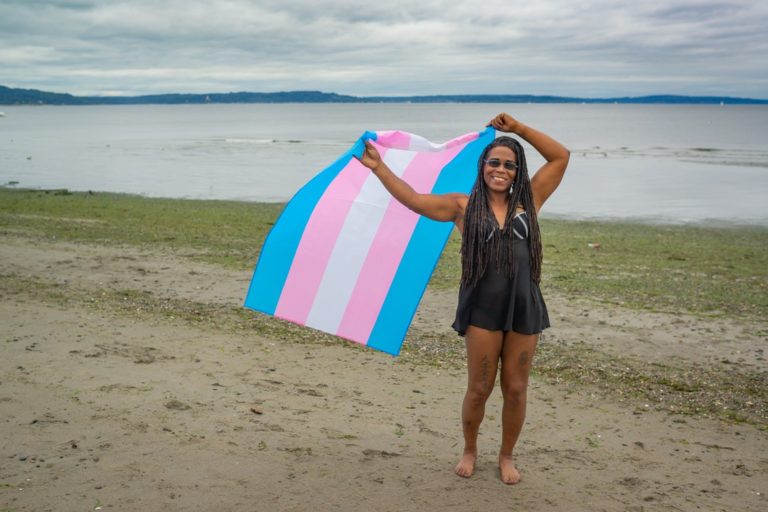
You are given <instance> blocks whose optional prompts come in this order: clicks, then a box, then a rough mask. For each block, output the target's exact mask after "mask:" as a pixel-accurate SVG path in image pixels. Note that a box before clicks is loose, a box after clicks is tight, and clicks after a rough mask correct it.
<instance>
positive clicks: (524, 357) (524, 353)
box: [517, 350, 528, 366]
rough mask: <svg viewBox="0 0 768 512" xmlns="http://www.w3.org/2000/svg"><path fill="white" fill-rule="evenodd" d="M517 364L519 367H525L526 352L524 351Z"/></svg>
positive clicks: (526, 361) (526, 360)
mask: <svg viewBox="0 0 768 512" xmlns="http://www.w3.org/2000/svg"><path fill="white" fill-rule="evenodd" d="M517 362H518V363H520V366H525V365H526V364H527V363H528V351H525V350H524V351H523V352H522V353H521V354H520V358H519V359H518V360H517Z"/></svg>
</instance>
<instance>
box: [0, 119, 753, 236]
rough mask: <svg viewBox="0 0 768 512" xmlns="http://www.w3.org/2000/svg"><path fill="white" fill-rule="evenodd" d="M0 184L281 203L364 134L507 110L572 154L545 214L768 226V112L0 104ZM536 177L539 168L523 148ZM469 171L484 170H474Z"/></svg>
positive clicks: (462, 122)
mask: <svg viewBox="0 0 768 512" xmlns="http://www.w3.org/2000/svg"><path fill="white" fill-rule="evenodd" d="M0 110H2V111H3V112H4V115H3V116H0V185H3V184H5V185H6V186H17V187H29V188H68V189H70V190H94V191H111V192H127V193H134V194H143V195H146V196H152V197H179V198H194V199H236V200H245V201H286V200H288V199H289V198H290V197H291V196H292V195H293V194H294V193H295V192H296V191H297V190H298V189H299V188H300V187H301V186H302V185H303V184H304V183H305V182H307V181H308V180H309V179H310V178H311V177H312V176H314V175H315V174H316V173H317V172H319V171H320V170H322V169H323V168H325V167H326V166H327V165H329V164H330V163H332V162H333V161H334V160H335V159H336V158H337V157H338V156H339V155H341V154H342V153H343V152H344V151H346V150H347V149H348V148H349V147H350V146H351V144H352V143H353V142H354V141H355V140H356V139H357V138H358V137H359V136H360V134H362V133H363V132H364V131H365V130H389V129H398V130H405V131H410V132H413V133H416V134H419V135H421V136H424V137H426V138H428V139H430V140H432V141H434V142H444V141H446V140H449V139H452V138H454V137H456V136H458V135H461V134H464V133H467V132H471V131H477V130H480V129H482V128H483V126H484V125H485V124H486V123H487V121H488V120H489V119H490V118H491V117H493V116H494V115H495V114H497V113H498V112H500V111H506V112H509V113H511V114H513V115H515V116H516V117H518V118H519V119H520V120H521V121H523V122H525V123H527V124H529V125H531V126H533V127H536V128H538V129H540V130H542V131H544V132H546V133H548V134H550V135H552V136H553V137H555V138H556V139H558V140H559V141H561V142H562V143H563V144H564V145H565V146H567V147H568V148H569V149H570V150H571V152H572V158H571V163H570V165H569V168H568V171H567V173H566V176H565V179H564V180H563V182H562V184H561V185H560V188H559V189H558V190H557V192H556V193H555V194H554V195H553V196H552V198H551V199H550V200H549V201H548V202H547V204H546V205H545V206H544V210H543V214H544V215H545V216H546V215H551V216H560V217H571V218H579V219H590V218H594V219H624V220H639V221H646V222H658V223H676V224H677V223H717V224H757V225H763V226H768V201H766V194H767V193H768V137H766V134H768V106H754V105H750V106H733V105H725V106H718V105H572V104H510V105H499V104H394V105H393V104H284V105H279V104H243V105H135V106H134V105H131V106H84V107H74V106H71V107H70V106H66V107H64V106H62V107H52V106H39V107H12V106H6V107H0ZM527 156H528V161H529V169H530V170H531V172H533V171H534V170H535V169H537V168H538V167H539V166H540V165H541V164H542V163H543V160H542V159H541V157H540V156H539V155H537V154H536V152H535V151H534V150H533V149H532V148H530V147H528V148H527ZM467 172H475V170H474V169H468V170H467Z"/></svg>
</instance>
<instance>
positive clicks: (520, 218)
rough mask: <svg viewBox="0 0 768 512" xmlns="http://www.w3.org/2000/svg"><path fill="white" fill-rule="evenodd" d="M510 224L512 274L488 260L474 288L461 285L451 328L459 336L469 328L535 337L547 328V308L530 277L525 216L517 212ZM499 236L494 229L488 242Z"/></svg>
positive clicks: (528, 239) (527, 230)
mask: <svg viewBox="0 0 768 512" xmlns="http://www.w3.org/2000/svg"><path fill="white" fill-rule="evenodd" d="M512 222H513V224H512V228H513V236H514V237H515V242H514V243H513V244H512V248H513V249H512V255H513V257H514V259H515V267H514V268H515V275H514V276H513V277H507V276H505V275H503V274H502V272H501V271H500V270H499V269H498V268H497V266H496V263H495V261H493V260H490V261H488V264H487V265H486V269H485V273H484V274H483V275H482V277H480V280H479V281H478V282H477V284H476V285H474V286H464V285H462V286H461V289H460V290H459V305H458V307H457V308H456V320H455V321H454V322H453V328H454V329H455V330H456V331H457V332H458V333H459V334H460V335H462V336H464V334H465V333H466V331H467V327H468V326H470V325H474V326H476V327H481V328H483V329H488V330H489V331H514V332H518V333H521V334H538V333H540V332H541V331H543V330H544V329H546V328H547V327H549V316H548V314H547V306H546V304H544V298H543V297H542V296H541V291H540V290H539V285H538V284H536V282H535V281H534V280H533V277H532V275H531V262H530V256H529V244H530V236H529V235H530V233H529V228H528V216H527V215H526V213H525V212H520V213H518V214H517V215H515V217H514V219H513V220H512ZM502 233H503V231H502V230H501V229H500V228H498V227H497V228H495V231H494V232H493V233H491V234H490V235H489V239H490V237H491V236H503V235H502Z"/></svg>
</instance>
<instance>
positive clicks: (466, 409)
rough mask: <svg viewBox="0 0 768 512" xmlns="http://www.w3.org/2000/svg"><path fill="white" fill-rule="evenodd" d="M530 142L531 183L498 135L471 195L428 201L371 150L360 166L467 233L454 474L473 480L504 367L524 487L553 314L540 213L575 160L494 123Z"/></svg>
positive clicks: (522, 128) (506, 472)
mask: <svg viewBox="0 0 768 512" xmlns="http://www.w3.org/2000/svg"><path fill="white" fill-rule="evenodd" d="M490 125H491V126H493V127H494V128H496V129H498V130H501V131H504V132H513V133H515V134H516V135H518V136H519V137H521V138H523V139H524V140H525V141H526V142H528V143H529V144H531V145H532V146H533V147H534V148H535V149H536V150H537V151H538V152H539V153H540V154H541V156H542V157H544V159H545V160H546V163H545V164H544V165H543V166H542V167H541V168H540V169H539V170H538V172H536V174H535V175H534V177H533V178H529V176H528V166H527V164H526V160H525V152H524V151H523V147H522V146H521V145H520V143H519V142H518V141H517V140H516V139H514V138H512V137H506V136H503V137H499V138H497V139H496V140H494V141H493V142H491V143H490V144H489V145H488V146H487V147H486V148H485V149H484V151H483V152H482V154H481V156H480V160H479V162H478V175H477V179H476V181H475V185H474V187H473V189H472V193H471V194H470V195H469V196H467V195H465V194H419V193H417V192H416V191H415V190H414V189H413V188H411V186H410V185H408V184H407V183H406V182H405V181H403V180H402V179H400V178H399V177H398V176H397V175H395V173H393V172H392V171H391V170H390V169H389V167H388V166H387V165H386V163H384V161H383V160H382V158H381V156H380V155H379V153H378V151H377V150H376V148H375V147H374V145H373V144H371V143H370V142H367V143H366V151H365V153H364V154H363V155H362V158H361V159H360V160H361V162H362V163H363V164H364V165H365V166H366V167H368V168H369V169H371V171H372V172H373V173H374V174H375V175H376V176H377V177H378V178H379V180H381V182H382V184H383V185H384V186H385V187H386V188H387V190H388V191H389V192H390V193H391V194H392V195H393V196H394V197H395V198H396V199H397V200H398V201H400V202H401V203H402V204H403V205H405V206H406V207H408V208H409V209H411V210H413V211H414V212H416V213H419V214H421V215H424V216H425V217H428V218H430V219H433V220H437V221H443V222H453V223H454V224H455V225H456V227H457V228H458V230H459V232H461V234H462V245H461V255H462V272H461V289H460V291H459V304H458V307H457V310H456V320H455V322H454V323H453V327H454V329H456V331H457V332H458V333H459V334H461V335H462V336H465V341H466V348H467V369H468V384H467V392H466V394H465V396H464V402H463V404H462V414H461V416H462V424H463V431H464V452H463V455H462V457H461V460H460V461H459V463H458V464H457V466H456V469H455V472H456V474H457V475H459V476H462V477H465V478H467V477H470V476H472V473H473V472H474V467H475V461H476V459H477V436H478V431H479V428H480V423H481V422H482V420H483V416H484V413H485V403H486V401H487V400H488V397H489V396H490V394H491V391H492V390H493V387H494V384H495V381H496V373H497V370H498V368H499V364H501V389H502V394H503V397H504V405H503V409H502V442H501V448H500V449H499V461H498V462H499V471H500V473H501V480H502V481H503V482H504V483H506V484H516V483H517V482H519V481H520V473H519V472H518V470H517V468H516V467H515V465H514V462H513V459H512V451H513V449H514V447H515V444H516V443H517V439H518V437H519V435H520V431H521V430H522V427H523V423H524V421H525V408H526V396H527V388H528V377H529V374H530V371H531V364H532V362H533V355H534V352H535V351H536V345H537V343H538V339H539V334H540V333H541V332H542V331H543V330H544V329H546V328H547V327H549V316H548V314H547V308H546V305H545V304H544V299H543V297H542V296H541V291H540V290H539V282H540V280H541V261H542V257H541V237H540V233H539V223H538V212H539V210H540V209H541V207H542V205H543V204H544V202H545V201H546V200H547V199H548V198H549V196H550V195H552V193H553V192H554V191H555V189H556V188H557V187H558V185H559V184H560V181H561V180H562V177H563V174H564V173H565V169H566V167H567V165H568V160H569V156H570V153H569V151H568V150H567V149H565V147H563V146H562V145H561V144H560V143H558V142H557V141H555V140H554V139H552V138H551V137H549V136H547V135H545V134H543V133H541V132H539V131H538V130H535V129H533V128H531V127H529V126H526V125H524V124H523V123H521V122H519V121H517V120H516V119H514V118H513V117H512V116H510V115H508V114H499V115H498V116H496V117H495V118H494V119H492V120H491V122H490Z"/></svg>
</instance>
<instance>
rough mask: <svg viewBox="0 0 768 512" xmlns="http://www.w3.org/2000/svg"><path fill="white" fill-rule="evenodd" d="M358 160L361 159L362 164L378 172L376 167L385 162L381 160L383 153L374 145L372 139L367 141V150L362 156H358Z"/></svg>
mask: <svg viewBox="0 0 768 512" xmlns="http://www.w3.org/2000/svg"><path fill="white" fill-rule="evenodd" d="M358 160H360V163H361V164H363V165H364V166H366V167H367V168H369V169H370V170H372V171H374V172H376V169H378V168H379V166H380V165H381V164H382V163H383V162H382V160H381V155H380V154H379V152H378V151H377V150H376V148H375V147H374V146H373V144H372V143H371V141H370V140H366V141H365V151H363V156H362V158H358Z"/></svg>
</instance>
